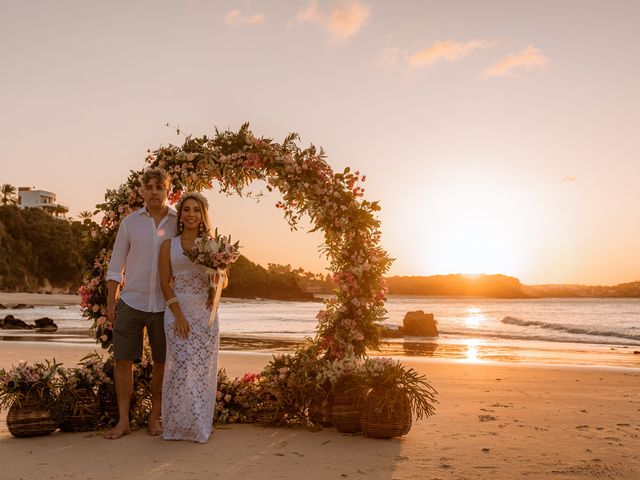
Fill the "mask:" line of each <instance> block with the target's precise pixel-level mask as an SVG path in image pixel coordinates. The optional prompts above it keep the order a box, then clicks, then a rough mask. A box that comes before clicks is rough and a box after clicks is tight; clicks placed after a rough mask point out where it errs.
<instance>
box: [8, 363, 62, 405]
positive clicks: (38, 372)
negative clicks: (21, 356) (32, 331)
mask: <svg viewBox="0 0 640 480" xmlns="http://www.w3.org/2000/svg"><path fill="white" fill-rule="evenodd" d="M59 368H60V364H58V363H56V362H55V360H54V361H53V362H50V361H48V360H46V361H45V362H44V363H40V362H39V363H35V364H29V363H27V362H25V361H21V362H19V363H18V365H12V366H11V368H10V369H9V370H4V369H2V370H0V409H8V408H9V407H10V406H11V405H13V404H14V403H16V404H18V405H20V404H22V403H27V402H29V403H31V402H34V403H35V404H37V405H38V406H41V407H50V406H51V405H52V402H53V400H54V397H53V387H54V379H55V375H56V373H57V372H58V369H59Z"/></svg>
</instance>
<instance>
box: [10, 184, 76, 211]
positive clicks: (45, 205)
mask: <svg viewBox="0 0 640 480" xmlns="http://www.w3.org/2000/svg"><path fill="white" fill-rule="evenodd" d="M18 207H20V208H40V209H42V210H44V211H45V212H48V213H50V214H51V215H53V216H54V217H62V218H66V214H67V212H68V211H69V206H68V205H65V204H62V203H58V201H57V200H56V194H55V193H53V192H47V191H46V190H34V189H33V187H19V188H18Z"/></svg>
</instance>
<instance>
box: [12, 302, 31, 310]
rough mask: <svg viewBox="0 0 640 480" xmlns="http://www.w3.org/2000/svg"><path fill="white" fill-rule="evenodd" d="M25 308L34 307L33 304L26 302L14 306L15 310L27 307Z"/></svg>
mask: <svg viewBox="0 0 640 480" xmlns="http://www.w3.org/2000/svg"><path fill="white" fill-rule="evenodd" d="M25 308H33V305H27V304H26V303H19V304H17V305H14V306H13V309H14V310H22V309H25Z"/></svg>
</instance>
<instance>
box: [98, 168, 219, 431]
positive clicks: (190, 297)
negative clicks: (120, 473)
mask: <svg viewBox="0 0 640 480" xmlns="http://www.w3.org/2000/svg"><path fill="white" fill-rule="evenodd" d="M168 188H169V177H168V175H167V174H166V173H165V172H164V171H163V170H160V169H148V170H146V171H145V172H144V175H143V178H142V196H143V199H144V204H145V206H144V207H143V208H141V209H139V210H137V211H135V212H133V213H131V214H130V215H128V216H127V217H125V218H124V219H123V220H122V222H121V223H120V227H119V229H118V234H117V236H116V241H115V245H114V247H113V254H112V256H111V261H110V262H109V270H108V272H107V277H106V278H107V287H108V297H107V312H108V317H109V321H110V322H111V324H112V326H113V353H114V359H115V364H116V368H115V386H116V396H117V398H118V411H119V415H120V416H119V419H118V423H117V424H116V426H115V427H113V428H112V429H111V430H109V431H108V432H106V433H105V435H104V436H105V438H109V439H117V438H120V437H122V436H123V435H127V434H129V433H131V428H130V426H129V405H130V401H131V395H132V393H133V363H134V362H135V361H138V360H140V358H141V357H142V344H143V335H144V328H145V327H146V329H147V335H148V337H149V343H150V346H151V354H152V357H153V378H152V381H151V395H152V407H151V413H150V415H149V420H148V426H147V431H148V432H149V434H150V435H162V438H163V439H165V440H191V441H195V442H200V443H205V442H206V441H207V440H208V439H209V435H210V434H211V428H212V423H213V412H214V408H215V399H216V391H217V373H218V368H217V363H218V345H219V340H220V336H219V326H218V318H217V315H216V318H215V321H214V322H210V321H209V319H210V314H211V307H212V303H213V301H212V298H211V296H210V293H209V284H210V278H209V274H208V273H207V269H206V268H205V267H203V266H201V265H196V264H195V263H193V262H192V261H191V260H190V259H189V258H187V256H186V255H185V254H184V251H185V250H189V249H191V248H192V247H193V243H194V241H195V239H196V238H197V237H198V236H199V235H201V234H203V233H210V227H209V219H208V204H207V200H206V199H205V198H204V197H203V196H202V195H200V194H187V195H185V196H183V197H182V199H181V200H180V202H179V204H178V207H177V211H175V210H173V209H172V208H170V207H168V206H167V205H166V202H167V193H168ZM225 286H226V285H225ZM120 290H122V291H121V292H120ZM119 293H120V299H119V301H116V298H117V296H118V294H119ZM161 419H162V422H161Z"/></svg>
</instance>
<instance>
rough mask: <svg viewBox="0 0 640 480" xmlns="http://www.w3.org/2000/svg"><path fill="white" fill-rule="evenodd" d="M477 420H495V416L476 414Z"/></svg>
mask: <svg viewBox="0 0 640 480" xmlns="http://www.w3.org/2000/svg"><path fill="white" fill-rule="evenodd" d="M478 420H480V421H481V422H493V421H495V420H497V418H496V417H494V416H493V415H478Z"/></svg>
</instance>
